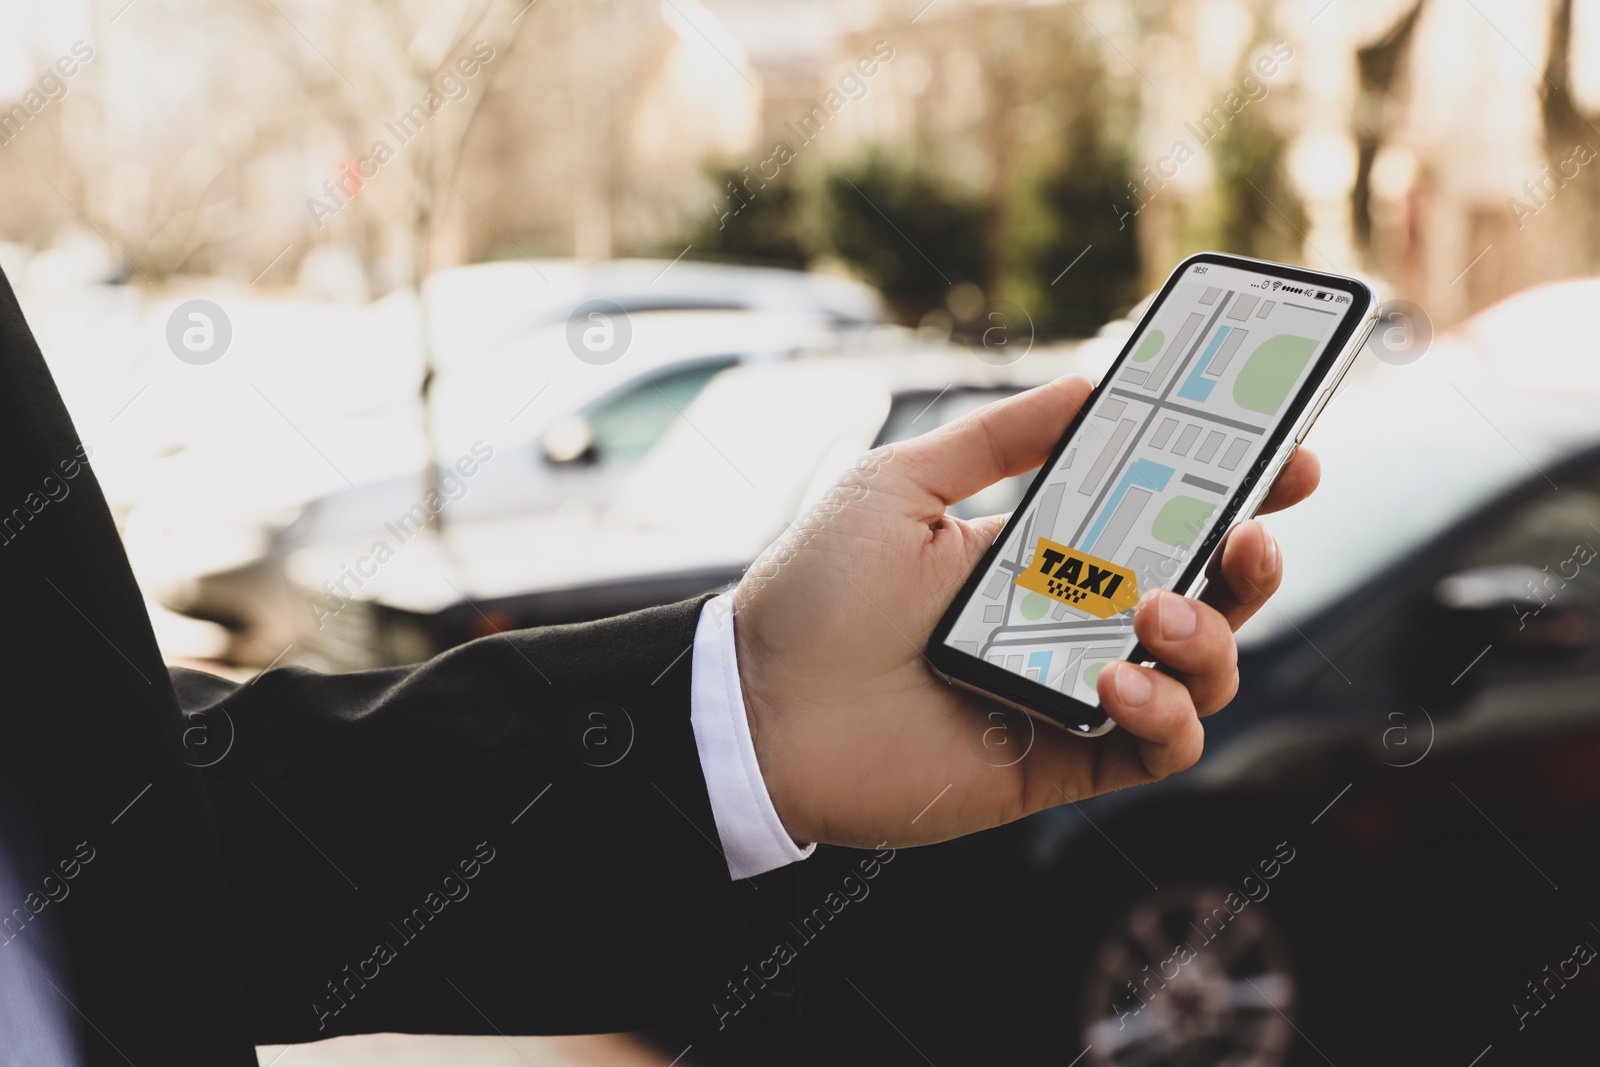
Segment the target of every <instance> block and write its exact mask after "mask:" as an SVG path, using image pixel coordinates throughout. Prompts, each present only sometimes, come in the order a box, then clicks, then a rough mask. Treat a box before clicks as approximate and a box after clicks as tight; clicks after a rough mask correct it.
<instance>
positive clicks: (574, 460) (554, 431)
mask: <svg viewBox="0 0 1600 1067" xmlns="http://www.w3.org/2000/svg"><path fill="white" fill-rule="evenodd" d="M543 446H544V459H545V462H546V463H549V464H550V465H551V466H555V467H563V466H567V465H569V464H580V463H593V462H595V461H596V460H597V459H598V458H599V456H598V454H597V453H596V451H595V446H594V426H593V424H592V423H590V422H589V420H588V419H587V418H585V417H584V416H582V415H568V416H566V417H565V418H563V419H558V420H556V422H555V423H554V424H553V425H551V427H550V428H549V429H548V430H546V431H545V434H544V442H543Z"/></svg>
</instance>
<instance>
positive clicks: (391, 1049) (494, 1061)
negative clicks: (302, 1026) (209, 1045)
mask: <svg viewBox="0 0 1600 1067" xmlns="http://www.w3.org/2000/svg"><path fill="white" fill-rule="evenodd" d="M256 1056H257V1059H258V1060H259V1061H260V1064H261V1067H369V1065H373V1067H376V1065H378V1064H382V1065H383V1067H439V1065H440V1064H449V1065H450V1067H601V1065H605V1067H667V1064H668V1062H669V1061H668V1058H667V1057H665V1056H662V1055H661V1054H660V1053H658V1052H656V1051H655V1050H653V1049H649V1048H646V1047H644V1046H643V1045H641V1044H639V1043H638V1042H637V1041H634V1040H633V1039H632V1038H630V1037H628V1036H627V1035H625V1034H597V1035H592V1036H579V1037H431V1036H418V1035H414V1034H369V1035H364V1036H361V1037H336V1038H332V1039H330V1040H328V1041H318V1042H315V1043H314V1044H310V1045H262V1046H261V1047H260V1048H258V1049H256Z"/></svg>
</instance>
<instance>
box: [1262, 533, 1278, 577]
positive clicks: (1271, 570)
mask: <svg viewBox="0 0 1600 1067" xmlns="http://www.w3.org/2000/svg"><path fill="white" fill-rule="evenodd" d="M1261 536H1262V537H1264V538H1266V542H1267V544H1266V555H1267V558H1266V567H1267V573H1268V574H1276V573H1277V571H1278V539H1277V538H1276V537H1273V536H1272V534H1270V533H1268V532H1267V528H1266V527H1265V526H1263V527H1261Z"/></svg>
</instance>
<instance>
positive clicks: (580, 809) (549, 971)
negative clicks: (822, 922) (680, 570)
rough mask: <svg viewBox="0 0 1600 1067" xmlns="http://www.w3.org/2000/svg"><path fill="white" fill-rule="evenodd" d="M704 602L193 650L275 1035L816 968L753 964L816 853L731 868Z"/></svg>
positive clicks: (572, 1024)
mask: <svg viewBox="0 0 1600 1067" xmlns="http://www.w3.org/2000/svg"><path fill="white" fill-rule="evenodd" d="M702 603H703V601H691V602H686V603H682V604H675V605H670V606H667V607H661V608H655V609H651V610H647V611H643V612H637V613H635V614H632V615H627V616H622V617H619V618H614V619H606V620H601V621H598V622H593V623H586V624H582V625H577V626H560V627H550V628H547V629H541V630H530V631H522V632H517V633H511V634H505V635H500V636H497V637H491V638H486V639H483V640H480V641H475V642H473V643H471V644H468V645H465V646H462V647H461V648H458V649H455V650H453V651H450V652H448V653H446V654H444V655H441V656H439V657H437V658H435V659H433V660H431V661H429V662H428V663H425V664H422V665H420V666H416V667H407V668H398V669H389V670H381V671H367V672H360V673H355V674H344V675H321V674H317V673H314V672H310V671H306V670H302V669H298V668H292V669H285V670H277V671H271V672H269V673H267V674H265V675H263V676H261V677H260V678H258V679H257V680H256V681H254V682H253V683H250V684H248V685H243V686H234V685H232V684H229V683H224V682H222V681H220V680H218V679H215V678H211V677H209V676H207V675H201V674H196V673H193V672H187V671H175V672H174V681H175V685H176V688H177V690H178V692H179V694H180V698H181V699H182V700H183V702H184V703H185V705H186V710H189V711H190V712H192V713H197V715H198V717H196V718H192V719H191V720H190V721H191V722H192V723H193V724H194V729H193V731H192V734H193V736H192V737H191V744H190V745H189V747H190V748H191V750H194V751H197V752H200V753H203V755H202V756H201V757H199V758H198V759H197V761H198V762H205V763H210V766H209V767H208V768H207V769H206V771H205V779H206V789H207V793H208V794H209V798H210V802H211V805H212V808H213V811H214V815H215V819H216V823H217V828H218V834H219V837H220V841H221V851H222V859H223V867H224V872H225V879H226V884H227V892H228V895H229V898H230V899H229V902H228V903H229V904H230V908H229V911H230V912H231V914H232V915H233V916H234V917H235V918H234V922H235V925H236V927H237V929H236V931H235V940H236V941H237V943H238V947H239V952H240V954H241V957H242V967H241V969H242V970H243V972H244V976H245V983H246V994H247V997H248V1003H249V1011H250V1016H251V1030H252V1032H251V1038H252V1039H253V1040H255V1041H257V1042H260V1043H277V1042H297V1041H307V1040H314V1039H318V1038H323V1037H329V1036H332V1035H335V1034H344V1033H358V1032H372V1031H380V1030H382V1031H403V1032H423V1033H426V1032H431V1033H488V1034H492V1033H496V1032H503V1033H507V1034H512V1033H570V1032H584V1031H601V1030H620V1029H639V1028H646V1027H658V1026H671V1025H680V1024H685V1023H687V1024H690V1025H699V1024H703V1023H706V1022H712V1021H714V1020H716V1019H717V1018H718V1013H719V1011H721V1010H724V1009H725V1008H726V1006H727V1004H728V1002H729V1001H728V998H729V997H730V996H732V993H731V992H730V990H729V983H730V982H738V983H740V993H739V995H740V996H741V997H743V998H746V999H752V1000H756V1001H759V1002H761V1003H765V1004H772V1003H781V1002H782V1001H783V1000H784V999H786V998H788V997H789V996H790V994H791V993H792V987H791V979H792V978H793V976H792V975H789V974H784V975H780V976H779V977H778V979H777V980H775V981H772V982H764V981H761V980H759V979H757V980H756V981H754V982H752V981H750V979H749V977H748V974H749V972H745V971H744V968H745V966H746V965H747V964H750V963H752V962H754V961H757V960H761V959H763V958H764V957H767V956H769V955H770V954H771V948H772V945H773V943H774V941H775V940H776V939H778V938H779V937H780V936H781V931H782V929H783V927H784V925H785V923H786V921H787V920H788V919H789V918H790V916H791V914H792V908H793V903H794V889H793V877H792V873H791V872H790V871H777V872H772V873H771V874H769V875H765V876H763V877H762V878H760V879H755V880H752V881H751V882H743V883H736V882H733V881H732V880H731V879H730V878H729V876H728V871H727V866H726V861H725V860H724V858H723V856H722V854H721V845H720V842H719V840H718V837H717V830H716V827H715V824H714V822H713V820H712V816H711V810H710V804H709V801H708V799H707V796H706V787H705V782H704V779H703V777H702V774H701V770H700V765H699V759H698V755H697V753H696V749H695V742H694V735H693V731H692V729H691V727H690V721H689V680H690V670H691V665H692V659H693V656H692V653H691V652H690V651H689V650H690V646H691V644H692V642H693V639H694V630H695V624H696V620H697V618H698V615H699V610H700V606H701V604H702ZM200 936H203V934H201V935H200ZM719 1005H721V1006H720V1007H719Z"/></svg>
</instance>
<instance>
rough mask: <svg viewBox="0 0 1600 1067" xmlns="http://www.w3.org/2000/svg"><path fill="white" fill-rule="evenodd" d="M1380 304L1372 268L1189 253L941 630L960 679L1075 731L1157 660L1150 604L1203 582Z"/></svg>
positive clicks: (940, 647) (939, 644) (937, 644)
mask: <svg viewBox="0 0 1600 1067" xmlns="http://www.w3.org/2000/svg"><path fill="white" fill-rule="evenodd" d="M1376 321H1377V298H1376V296H1375V294H1374V293H1373V291H1372V290H1371V289H1370V288H1369V287H1368V286H1367V285H1366V284H1365V283H1363V282H1361V281H1359V280H1357V279H1355V278H1345V277H1340V276H1338V275H1332V274H1321V273H1318V272H1316V271H1309V270H1302V269H1300V268H1298V267H1288V266H1284V265H1282V264H1278V263H1267V262H1263V261H1261V260H1254V259H1246V258H1244V257H1242V256H1231V255H1225V254H1222V253H1218V252H1202V253H1199V254H1198V255H1194V256H1191V257H1189V258H1188V259H1186V260H1184V261H1183V262H1182V263H1181V264H1179V266H1178V268H1177V269H1176V270H1175V271H1173V272H1172V275H1171V276H1170V277H1169V278H1167V280H1166V283H1165V284H1163V285H1162V287H1161V291H1160V293H1159V294H1157V296H1156V298H1155V301H1154V302H1153V303H1152V304H1151V305H1150V309H1149V310H1148V311H1146V312H1145V314H1144V317H1143V318H1142V319H1141V320H1140V322H1139V326H1138V328H1137V329H1136V330H1135V331H1134V333H1133V335H1132V337H1131V338H1130V339H1129V341H1128V343H1127V345H1126V346H1125V347H1124V348H1123V349H1122V352H1121V353H1120V354H1119V355H1118V356H1117V359H1116V362H1114V363H1113V364H1112V365H1111V369H1110V370H1109V371H1107V372H1106V375H1105V377H1104V378H1103V379H1102V380H1101V382H1100V384H1099V386H1097V387H1096V388H1095V390H1094V392H1093V393H1092V394H1090V396H1089V399H1088V402H1087V403H1085V404H1084V406H1083V408H1082V410H1080V411H1079V412H1078V415H1077V417H1076V418H1074V419H1073V421H1072V425H1071V426H1069V427H1068V428H1067V432H1066V435H1065V436H1064V437H1062V439H1061V441H1060V443H1058V444H1057V445H1056V447H1055V449H1054V451H1053V452H1052V453H1051V455H1050V458H1049V460H1047V461H1046V462H1045V464H1044V466H1043V467H1041V468H1040V470H1039V474H1038V477H1036V478H1035V479H1034V480H1033V484H1032V485H1030V486H1029V487H1028V492H1027V494H1026V495H1025V496H1024V497H1023V499H1022V503H1021V504H1020V505H1019V506H1018V508H1017V510H1016V511H1015V512H1014V513H1013V514H1012V516H1011V519H1010V521H1009V522H1007V523H1006V526H1005V529H1004V530H1003V531H1002V532H1001V534H1000V536H999V538H997V539H996V540H995V542H994V544H993V545H992V546H991V547H990V549H989V551H988V552H987V553H986V554H985V555H984V557H983V562H982V563H980V564H979V565H978V567H977V569H976V570H975V571H974V572H973V574H972V577H971V578H969V579H968V580H967V582H966V585H965V586H964V587H963V588H962V590H961V592H960V594H959V595H957V597H956V599H955V601H954V602H953V603H952V604H951V605H950V608H949V610H948V611H946V612H945V615H944V618H943V619H941V620H940V622H939V625H938V627H937V628H935V630H934V631H933V635H932V637H931V638H930V639H929V643H928V648H927V656H928V660H929V662H930V663H932V664H933V666H934V668H935V669H936V670H938V671H939V672H940V673H942V674H943V675H944V676H945V677H946V678H947V679H948V680H949V681H951V682H954V683H957V684H960V685H963V686H966V687H968V688H971V689H974V690H977V691H978V692H980V693H983V694H984V695H986V696H989V697H991V698H994V699H996V700H999V701H1002V702H1004V703H1006V704H1010V705H1012V706H1013V707H1016V708H1020V709H1021V710H1023V711H1026V712H1028V713H1030V714H1032V715H1034V716H1036V717H1039V718H1042V719H1044V720H1046V721H1048V722H1052V723H1054V724H1056V725H1057V726H1061V727H1063V728H1065V729H1067V730H1069V731H1071V732H1073V733H1077V734H1082V735H1084V736H1089V737H1092V736H1096V735H1099V734H1102V733H1104V732H1106V731H1107V730H1109V729H1111V727H1112V726H1113V725H1114V724H1113V723H1112V722H1111V720H1110V719H1109V718H1108V717H1107V716H1106V713H1105V712H1104V710H1102V709H1101V707H1100V699H1099V696H1098V695H1097V693H1096V691H1095V681H1096V679H1097V678H1098V677H1099V674H1100V671H1101V669H1102V668H1104V666H1105V665H1106V664H1107V663H1110V662H1111V661H1113V660H1119V659H1126V660H1132V661H1133V662H1135V663H1145V664H1149V663H1150V662H1151V660H1150V659H1149V656H1148V654H1147V653H1146V652H1145V650H1144V649H1143V648H1141V647H1140V645H1139V641H1138V638H1137V637H1135V636H1134V632H1133V608H1134V606H1135V605H1136V604H1137V603H1138V602H1139V598H1140V597H1141V596H1143V595H1144V594H1145V593H1147V592H1149V591H1150V590H1151V589H1156V588H1166V589H1171V590H1173V591H1174V592H1177V593H1180V594H1182V595H1184V596H1199V595H1200V593H1201V592H1202V591H1203V590H1204V588H1205V584H1206V566H1207V563H1208V561H1209V560H1210V558H1211V556H1212V554H1213V553H1214V552H1215V551H1216V549H1217V547H1218V546H1219V545H1220V544H1221V543H1222V538H1223V535H1224V534H1225V533H1226V532H1227V531H1228V529H1229V528H1230V527H1231V526H1232V525H1233V524H1234V523H1235V522H1238V521H1241V520H1243V519H1248V518H1250V517H1251V516H1252V515H1254V514H1255V513H1256V511H1257V509H1259V508H1260V506H1261V503H1262V501H1263V500H1264V499H1266V495H1267V491H1268V490H1269V489H1270V488H1271V487H1272V481H1273V479H1274V478H1275V477H1276V476H1277V473H1278V470H1279V468H1280V467H1282V466H1283V464H1284V462H1285V461H1286V460H1288V458H1289V456H1290V455H1291V454H1292V453H1293V452H1294V449H1295V446H1296V445H1298V444H1299V443H1300V442H1301V441H1302V440H1304V439H1305V436H1306V433H1307V432H1308V431H1309V430H1310V429H1311V424H1312V422H1313V421H1315V419H1316V417H1317V415H1318V414H1319V413H1320V412H1321V411H1322V408H1323V406H1324V405H1325V404H1327V402H1328V400H1329V398H1330V397H1332V395H1333V392H1334V390H1335V389H1336V388H1338V385H1339V381H1340V379H1341V378H1343V376H1344V374H1345V372H1346V371H1347V370H1349V369H1350V365H1351V364H1352V363H1353V362H1354V361H1355V357H1356V353H1357V352H1358V351H1360V349H1361V346H1362V345H1363V344H1364V343H1365V342H1366V339H1367V335H1368V334H1370V333H1371V331H1372V327H1373V325H1374V324H1375V323H1376Z"/></svg>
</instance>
